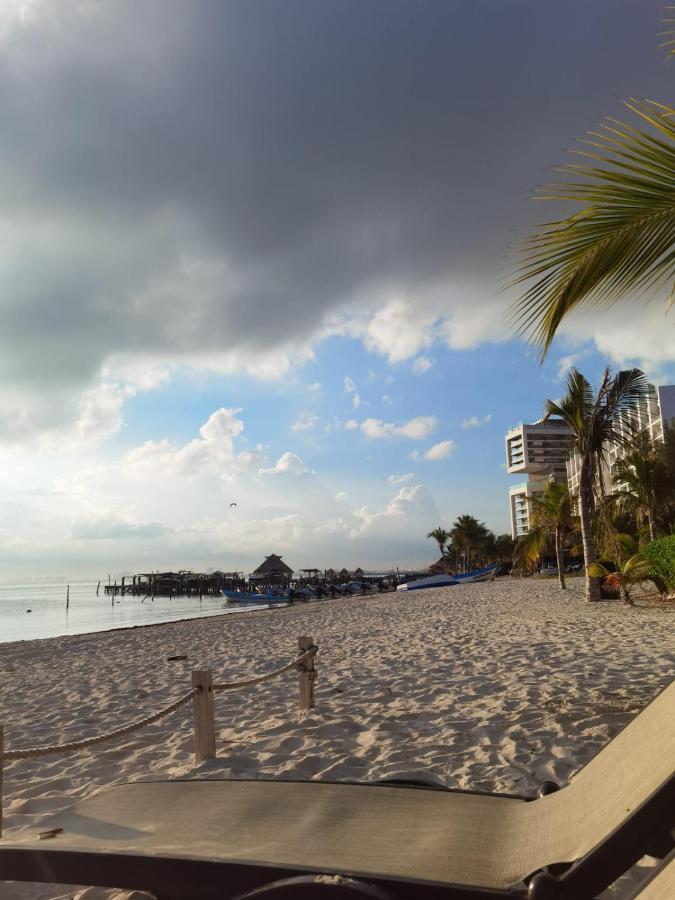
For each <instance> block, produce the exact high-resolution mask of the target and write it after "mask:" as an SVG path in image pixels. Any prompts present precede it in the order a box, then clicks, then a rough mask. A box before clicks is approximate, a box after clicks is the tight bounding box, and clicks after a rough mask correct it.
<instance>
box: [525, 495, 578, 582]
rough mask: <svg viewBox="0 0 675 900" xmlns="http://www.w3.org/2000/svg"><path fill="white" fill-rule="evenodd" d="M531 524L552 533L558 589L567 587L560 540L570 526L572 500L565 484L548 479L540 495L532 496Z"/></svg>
mask: <svg viewBox="0 0 675 900" xmlns="http://www.w3.org/2000/svg"><path fill="white" fill-rule="evenodd" d="M530 503H531V504H532V524H533V526H534V528H537V527H539V528H540V529H542V530H543V531H545V532H548V534H551V533H552V534H553V539H554V542H555V559H556V565H557V567H558V582H559V584H560V590H561V591H564V590H566V589H567V585H566V584H565V561H564V559H563V550H562V542H563V537H564V535H565V533H566V532H568V531H569V530H570V529H571V526H572V502H571V498H570V492H569V490H568V488H567V485H566V484H558V482H556V481H549V483H548V484H547V485H546V488H545V489H544V493H543V494H542V496H541V497H532V498H531V500H530Z"/></svg>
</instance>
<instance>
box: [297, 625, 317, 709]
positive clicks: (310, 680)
mask: <svg viewBox="0 0 675 900" xmlns="http://www.w3.org/2000/svg"><path fill="white" fill-rule="evenodd" d="M313 646H314V638H312V637H310V636H308V635H302V636H301V637H299V638H298V655H300V654H302V653H305V652H306V651H307V650H309V649H310V647H313ZM315 655H316V654H315V653H312V654H310V655H309V656H308V657H307V659H305V660H304V661H303V662H301V663H300V664H299V667H301V668H300V676H299V678H298V686H299V688H300V709H311V708H312V707H313V706H314V679H315V678H316V669H315V667H314V657H315Z"/></svg>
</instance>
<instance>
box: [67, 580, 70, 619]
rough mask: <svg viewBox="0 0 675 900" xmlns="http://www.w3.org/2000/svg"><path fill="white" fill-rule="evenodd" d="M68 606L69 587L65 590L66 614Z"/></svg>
mask: <svg viewBox="0 0 675 900" xmlns="http://www.w3.org/2000/svg"><path fill="white" fill-rule="evenodd" d="M69 606H70V585H68V587H67V588H66V612H68V607H69Z"/></svg>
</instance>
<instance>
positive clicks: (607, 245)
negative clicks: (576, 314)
mask: <svg viewBox="0 0 675 900" xmlns="http://www.w3.org/2000/svg"><path fill="white" fill-rule="evenodd" d="M625 105H626V106H627V108H628V109H629V110H630V111H631V112H632V113H633V114H634V115H635V116H637V117H638V119H639V120H640V125H641V127H640V128H637V127H634V126H632V125H629V124H625V123H623V122H618V121H616V120H614V119H611V118H608V119H606V120H605V121H604V122H603V123H602V125H601V126H600V130H599V131H597V132H590V133H589V135H588V139H587V140H585V141H582V142H581V143H582V145H583V149H580V150H575V151H574V152H575V154H576V155H578V156H580V157H581V158H582V159H583V160H584V162H583V163H580V164H569V165H566V166H563V167H562V168H561V169H560V171H562V172H563V173H565V174H567V175H570V176H572V177H573V178H574V179H575V180H573V181H569V182H567V183H563V184H558V185H553V186H551V187H549V188H544V189H542V190H541V191H540V192H538V197H539V199H543V200H555V201H561V200H562V201H566V202H572V203H575V204H581V205H582V209H581V210H580V211H578V212H575V213H573V214H571V215H570V216H568V217H567V218H565V219H561V220H557V221H552V222H546V223H544V224H543V225H541V226H539V231H538V232H537V233H535V234H534V235H533V236H532V237H531V238H529V239H528V240H527V241H526V242H525V244H524V247H523V262H522V263H521V264H520V265H519V266H518V268H517V269H516V273H515V276H514V278H513V280H512V282H511V283H512V285H522V284H528V283H529V287H527V288H526V290H525V292H524V294H523V295H522V296H521V297H520V299H519V300H518V301H517V302H516V304H515V305H514V307H513V308H512V317H513V321H514V324H515V327H516V329H517V330H518V331H519V332H520V333H521V334H525V335H528V336H529V337H530V338H531V339H532V340H533V341H535V342H536V343H538V344H540V345H541V347H542V354H543V356H545V355H546V353H547V352H548V350H549V348H550V346H551V342H552V340H553V337H554V335H555V333H556V331H557V329H558V327H559V325H560V323H561V322H562V320H563V319H564V318H565V317H566V316H567V315H568V314H569V313H570V312H572V310H574V309H575V308H577V307H578V306H580V305H581V304H587V305H589V304H590V305H593V304H611V303H614V302H616V301H617V300H619V299H620V298H622V297H623V296H625V295H626V294H627V293H628V292H631V293H636V292H645V291H651V290H654V289H658V288H662V287H663V286H664V285H665V284H668V286H669V287H668V293H669V294H670V286H671V284H672V282H673V276H674V275H675V118H674V117H675V109H673V108H672V107H670V106H664V105H663V104H659V103H656V102H653V101H642V102H638V101H631V102H627V103H626V104H625ZM577 179H583V180H577ZM531 282H532V283H531Z"/></svg>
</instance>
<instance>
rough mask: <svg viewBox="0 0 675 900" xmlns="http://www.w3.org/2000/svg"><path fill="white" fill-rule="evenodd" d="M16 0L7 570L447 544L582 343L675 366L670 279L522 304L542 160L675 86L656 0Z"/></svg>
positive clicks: (483, 510) (6, 160)
mask: <svg viewBox="0 0 675 900" xmlns="http://www.w3.org/2000/svg"><path fill="white" fill-rule="evenodd" d="M0 11H2V16H1V17H0V112H1V113H2V121H3V135H2V139H1V141H0V185H1V187H2V194H1V196H2V198H3V199H2V207H1V214H0V216H1V217H0V227H1V228H2V237H3V240H2V244H1V245H0V580H2V579H4V578H7V579H9V578H21V577H28V576H39V575H41V574H42V573H53V574H54V575H57V576H65V577H70V578H73V579H75V578H78V577H84V576H89V577H95V578H98V577H101V578H102V577H105V575H107V573H108V572H120V571H140V570H145V571H147V570H148V569H158V568H159V569H176V568H195V569H206V568H207V567H215V568H224V569H244V570H249V569H250V568H252V567H253V566H255V565H257V564H258V563H259V562H260V560H261V559H262V557H263V556H264V555H267V554H269V553H273V552H274V553H280V554H282V555H283V556H284V558H285V559H287V560H288V561H289V563H290V564H291V565H292V566H294V567H296V568H301V567H303V566H318V567H321V568H323V567H327V566H335V565H338V566H340V567H341V566H342V565H354V566H356V565H361V566H363V567H364V568H378V567H385V566H386V567H391V566H393V565H396V564H398V565H401V566H408V565H419V564H428V563H429V562H430V561H431V560H432V559H433V558H434V549H435V547H434V545H433V542H431V541H428V540H427V539H426V538H425V535H426V533H427V532H428V531H429V530H430V529H432V528H434V527H436V526H437V525H439V524H443V525H445V526H448V525H449V524H450V523H451V522H452V520H453V519H454V518H456V517H457V516H458V515H460V514H462V513H471V514H474V515H476V516H477V517H478V518H480V519H482V520H484V521H485V522H486V524H487V525H488V527H490V528H492V529H493V530H494V531H495V532H496V533H500V532H505V531H507V530H508V528H509V523H508V504H507V492H508V488H509V486H510V485H511V484H512V483H513V480H512V479H509V478H508V476H507V475H506V473H505V472H504V469H503V466H502V464H503V437H504V432H505V431H506V429H507V428H508V427H509V426H510V425H512V424H514V423H515V422H517V421H521V420H527V419H533V418H536V417H538V416H539V415H540V414H541V412H542V410H543V405H544V401H545V400H546V398H547V397H558V396H559V395H560V393H561V392H562V390H563V384H564V377H565V374H566V372H567V370H568V369H569V366H570V365H577V366H578V367H579V368H581V370H582V371H584V373H585V374H587V375H588V376H589V377H591V378H593V379H597V377H598V375H599V373H600V371H601V370H602V368H603V367H604V366H605V365H607V364H611V365H613V366H615V367H620V366H625V365H640V366H642V367H643V368H644V369H645V371H646V372H647V374H648V375H649V376H650V378H652V379H653V380H655V381H658V382H659V383H664V382H675V353H674V350H673V348H674V343H673V321H674V319H673V315H672V313H671V315H670V316H669V317H667V318H664V311H665V304H664V303H663V302H661V298H655V299H654V300H653V301H652V302H650V303H649V304H648V305H644V303H643V301H642V300H634V301H633V302H629V301H626V302H624V303H622V304H620V305H618V306H617V307H615V308H613V309H612V310H609V311H602V312H598V311H594V312H593V313H591V314H588V313H587V314H585V315H579V316H576V317H574V318H572V319H570V321H569V323H566V324H565V326H564V327H563V329H562V330H561V333H560V336H559V337H558V338H557V339H556V341H555V343H554V346H553V348H552V351H551V353H550V355H549V357H548V359H547V360H546V361H545V362H544V363H543V364H542V365H540V362H539V359H538V356H537V352H536V349H534V348H531V347H529V346H527V345H526V344H524V343H523V342H522V341H520V340H519V339H517V338H516V337H514V336H513V334H512V333H511V332H510V331H509V327H508V325H507V323H506V321H505V318H504V316H505V312H506V311H507V309H508V306H509V303H510V302H511V300H512V299H513V296H514V295H513V293H511V292H509V291H508V290H507V291H504V290H503V286H504V283H505V278H506V275H507V273H508V271H510V270H511V268H512V266H513V264H514V259H515V257H514V254H513V252H512V251H511V250H510V247H511V245H512V244H513V242H514V241H517V240H518V238H520V237H522V236H524V235H525V234H526V233H527V231H528V229H529V228H530V227H531V226H532V224H533V223H536V222H537V221H541V220H542V219H545V218H547V217H550V215H551V213H550V211H549V210H548V209H545V210H544V211H543V212H542V206H541V204H534V203H532V202H531V201H530V197H531V195H532V193H533V191H534V190H535V189H536V188H537V186H538V185H540V184H541V183H543V182H546V181H549V180H550V177H551V168H552V167H553V166H555V165H556V164H559V163H562V162H565V159H566V155H567V151H568V150H569V148H570V147H572V146H573V145H574V142H575V140H577V139H579V138H581V137H582V136H583V134H584V132H585V131H586V130H587V129H592V128H593V127H595V126H597V124H598V123H599V122H600V121H601V120H602V118H603V116H606V115H612V116H616V117H618V118H621V117H622V116H624V115H625V113H624V111H623V108H622V106H621V100H622V99H625V98H629V97H645V98H649V99H655V100H662V101H667V100H668V99H669V94H668V91H669V87H670V83H669V81H668V78H669V75H670V70H669V69H668V68H667V60H666V59H665V58H664V54H663V52H662V51H659V50H658V49H657V44H658V40H659V38H658V31H659V30H660V28H661V26H660V23H659V20H660V18H661V17H662V15H663V10H662V3H661V2H658V0H648V2H644V0H594V2H593V3H592V4H588V3H584V2H582V0H573V2H569V3H567V4H564V5H563V6H560V5H558V4H542V3H540V2H535V0H510V2H506V3H488V2H486V3H481V4H477V3H475V2H470V0H456V2H434V0H415V2H412V0H407V2H402V0H368V2H367V3H357V2H355V0H348V2H344V0H323V2H322V3H321V4H314V3H310V2H307V0H284V2H283V3H278V4H276V3H270V2H264V0H227V2H215V0H214V2H211V0H197V2H194V3H185V2H180V0H161V2H160V0H146V2H144V3H143V4H135V3H132V2H130V0H116V2H91V3H87V4H82V3H79V2H75V0H72V2H66V0H64V2H63V3H59V4H50V3H48V2H46V0H3V2H2V3H0ZM638 317H639V319H638ZM638 321H639V327H636V323H637V322H638ZM232 503H236V506H232V507H231V504H232Z"/></svg>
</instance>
